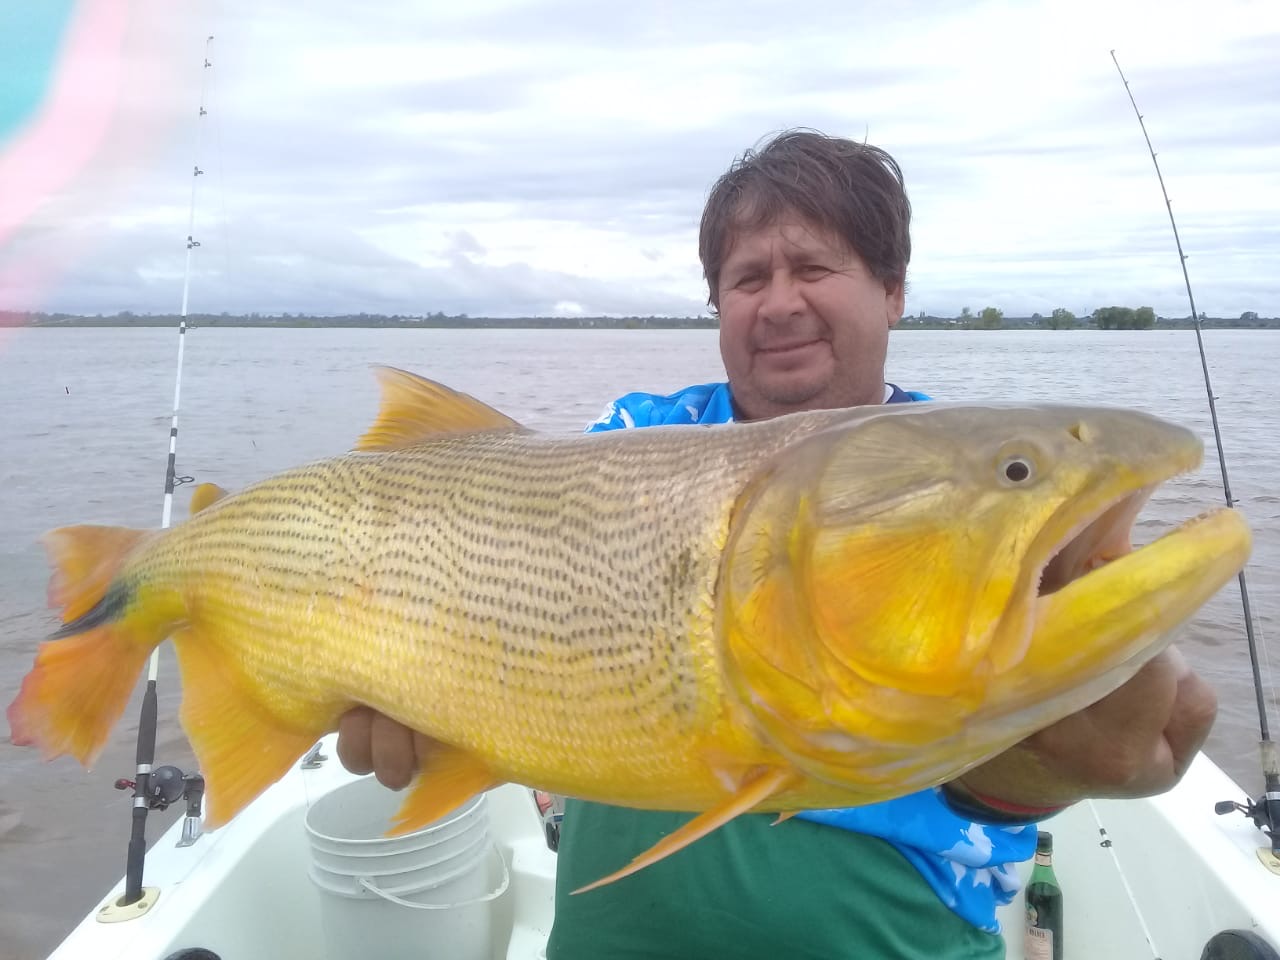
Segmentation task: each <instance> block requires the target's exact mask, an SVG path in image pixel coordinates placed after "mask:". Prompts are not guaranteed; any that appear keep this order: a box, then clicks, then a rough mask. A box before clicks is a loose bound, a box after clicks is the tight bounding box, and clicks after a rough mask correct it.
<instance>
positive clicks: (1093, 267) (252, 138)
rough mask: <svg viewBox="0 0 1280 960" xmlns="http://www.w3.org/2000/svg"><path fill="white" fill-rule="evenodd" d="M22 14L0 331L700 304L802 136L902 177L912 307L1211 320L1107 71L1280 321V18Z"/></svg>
mask: <svg viewBox="0 0 1280 960" xmlns="http://www.w3.org/2000/svg"><path fill="white" fill-rule="evenodd" d="M6 7H8V8H9V9H6V10H4V11H0V309H9V310H20V311H23V310H41V311H65V312H73V313H106V314H111V313H116V312H118V311H124V310H129V311H133V312H135V313H177V312H178V311H179V310H180V308H181V306H182V303H183V300H184V275H186V273H187V270H188V257H189V258H190V268H189V269H190V272H189V284H188V285H187V286H186V294H185V295H186V298H187V304H188V309H189V310H190V312H192V313H221V312H224V311H226V312H231V313H249V312H259V313H264V314H266V313H281V312H290V313H309V314H320V315H336V314H347V313H359V312H367V313H399V314H407V315H421V314H427V313H432V312H436V311H442V312H444V313H447V314H458V313H466V314H468V315H470V316H522V315H536V316H549V315H566V316H573V315H589V316H595V315H679V316H692V315H698V314H701V313H707V312H708V307H707V304H706V289H705V285H704V283H703V280H702V274H701V267H700V265H699V263H698V260H697V228H698V220H699V217H700V215H701V211H702V204H703V202H704V201H705V198H706V195H707V191H708V189H709V187H710V186H711V184H712V183H713V182H714V180H715V179H716V177H718V176H719V175H720V174H721V173H722V172H723V171H724V170H725V169H727V167H728V166H729V164H730V163H731V162H732V161H733V160H734V159H735V158H736V157H737V156H738V155H740V154H741V152H742V151H743V150H745V149H746V148H748V147H751V146H754V145H757V144H759V143H760V142H761V141H762V140H763V139H765V138H766V137H768V136H770V135H772V134H774V133H776V132H778V131H780V130H783V129H786V128H791V127H809V128H814V129H818V130H821V131H822V132H824V133H830V134H838V135H842V136H848V137H852V138H855V139H864V140H867V141H869V142H871V143H874V144H877V145H878V146H881V147H883V148H885V149H886V150H888V151H889V152H890V153H891V154H893V155H894V156H895V158H897V160H898V161H899V163H900V164H901V166H902V168H903V172H904V175H905V178H906V181H907V189H908V193H909V196H910V199H911V202H912V207H913V228H912V237H913V247H914V249H913V257H912V262H911V265H910V268H909V272H908V291H907V312H908V314H918V313H921V312H925V313H928V314H931V315H940V316H952V315H955V314H958V313H959V312H960V311H961V309H962V308H964V307H969V308H970V309H971V310H973V311H974V312H975V313H976V312H978V311H980V310H981V309H982V308H984V307H986V306H995V307H998V308H1000V309H1002V310H1004V312H1005V313H1006V314H1007V315H1010V316H1028V315H1030V314H1032V313H1034V312H1039V313H1043V314H1048V313H1049V312H1050V311H1052V310H1053V309H1055V308H1057V307H1065V308H1066V309H1069V310H1072V311H1073V312H1075V313H1077V314H1080V315H1086V314H1088V313H1090V312H1092V311H1093V310H1094V309H1096V308H1098V307H1101V306H1108V305H1113V304H1115V305H1125V306H1135V307H1136V306H1144V305H1146V306H1152V307H1154V308H1155V309H1156V312H1157V313H1158V314H1160V315H1162V316H1185V315H1187V313H1188V306H1187V298H1186V292H1185V289H1184V287H1183V280H1182V272H1181V269H1180V266H1179V263H1178V257H1177V251H1176V248H1175V246H1174V239H1173V234H1172V231H1171V229H1170V224H1169V216H1168V212H1167V211H1166V208H1165V206H1164V201H1163V199H1162V197H1161V194H1160V185H1159V182H1158V181H1157V179H1156V174H1155V170H1154V168H1153V165H1152V162H1151V157H1150V155H1149V154H1148V153H1147V148H1146V145H1145V143H1144V141H1143V137H1142V130H1141V128H1140V127H1139V125H1138V122H1137V118H1136V117H1135V115H1134V112H1133V107H1132V106H1131V104H1130V102H1129V100H1128V97H1127V95H1126V93H1125V88H1124V85H1123V83H1122V82H1121V79H1120V76H1119V74H1118V73H1117V70H1116V65H1115V63H1113V61H1112V58H1111V55H1110V52H1109V51H1111V50H1112V49H1114V50H1115V52H1116V56H1117V57H1118V58H1119V61H1120V65H1121V66H1122V67H1123V69H1124V71H1125V74H1126V76H1127V77H1128V80H1129V82H1130V84H1131V85H1132V89H1133V92H1134V96H1135V97H1136V98H1137V101H1138V105H1139V107H1140V108H1141V110H1142V112H1143V114H1144V115H1145V118H1146V121H1147V127H1148V132H1149V134H1150V136H1151V138H1152V140H1153V142H1154V144H1155V147H1156V150H1157V151H1158V154H1159V159H1160V164H1161V169H1162V172H1163V175H1164V179H1165V183H1166V185H1167V186H1168V189H1169V192H1170V195H1171V196H1172V199H1173V209H1174V212H1175V215H1176V216H1177V218H1178V228H1179V231H1180V233H1181V237H1182V243H1183V247H1184V249H1185V251H1186V253H1187V254H1188V256H1189V259H1188V261H1187V264H1188V269H1189V271H1190V277H1191V282H1192V285H1193V289H1194V292H1195V298H1196V305H1197V307H1198V308H1199V309H1200V310H1201V311H1203V312H1206V313H1208V314H1209V315H1210V316H1227V317H1236V316H1239V315H1240V314H1241V313H1243V312H1245V311H1254V312H1257V313H1259V314H1261V315H1263V316H1280V4H1277V3H1275V2H1274V0H1261V2H1246V0H1215V2H1212V3H1210V2H1195V3H1190V2H1185V0H1163V2H1158V3H1156V2H1152V3H1146V2H1137V0H1107V2H1101V0H1072V2H1043V3H1037V2H1007V3H981V2H976V3H975V2H950V0H928V2H926V0H918V2H910V0H908V2H900V3H892V4H891V3H884V2H864V0H809V2H807V3H805V4H802V5H796V4H782V3H778V2H776V0H775V2H772V3H761V2H756V0H733V2H728V0H706V2H695V0H680V2H675V0H671V2H663V0H652V2H649V0H635V2H630V3H626V4H604V3H600V2H599V0H538V2H521V0H468V2H466V3H447V4H446V3H440V2H426V0H370V2H368V3H363V4H353V3H350V2H347V0H343V2H338V0H308V2H306V3H302V2H298V0H295V2H292V3H285V2H279V0H221V2H216V0H184V2H183V3H181V4H173V3H170V2H165V0H42V2H41V3H40V4H7V5H6ZM14 8H19V9H14ZM210 36H212V37H213V39H212V40H208V38H209V37H210ZM206 55H207V57H208V60H209V62H210V63H211V64H212V65H211V66H210V67H207V68H206V67H204V66H203V63H204V60H205V57H206ZM201 105H203V107H204V109H205V110H206V113H205V115H204V116H203V117H202V116H201V115H200V108H201ZM197 167H198V168H199V169H200V170H201V171H203V172H202V173H201V175H199V176H195V175H194V170H195V169H196V168H197ZM188 235H190V236H192V237H194V238H195V239H196V240H197V241H198V242H199V246H198V247H195V248H191V249H190V250H189V249H188V246H187V242H186V238H187V237H188Z"/></svg>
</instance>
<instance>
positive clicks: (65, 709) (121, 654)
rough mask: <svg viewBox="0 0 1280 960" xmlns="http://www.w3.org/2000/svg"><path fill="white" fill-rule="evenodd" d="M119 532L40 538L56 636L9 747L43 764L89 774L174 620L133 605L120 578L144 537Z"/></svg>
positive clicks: (21, 701)
mask: <svg viewBox="0 0 1280 960" xmlns="http://www.w3.org/2000/svg"><path fill="white" fill-rule="evenodd" d="M147 535H148V534H147V532H146V531H143V530H130V529H127V528H123V527H96V526H80V527H63V528H61V529H59V530H55V531H53V532H52V533H51V534H49V535H48V536H47V537H46V538H45V546H46V548H47V549H48V551H49V555H50V559H51V561H52V563H53V566H54V574H53V577H52V579H51V580H50V582H49V602H50V605H52V606H56V607H61V608H62V611H63V615H62V623H63V625H62V628H61V629H60V630H59V631H58V632H57V633H55V634H54V635H53V638H52V639H50V640H48V641H46V642H45V643H42V644H41V645H40V647H39V649H38V650H37V652H36V658H35V665H34V667H33V668H32V670H31V672H30V673H29V674H28V675H27V676H26V678H25V679H24V680H23V682H22V688H21V690H20V691H19V692H18V696H17V697H16V698H15V699H14V701H13V703H11V704H10V705H9V709H8V711H7V716H8V720H9V728H10V735H11V738H12V740H13V742H14V743H16V744H20V745H34V746H38V747H39V748H40V749H41V751H42V752H43V754H44V756H45V757H46V758H48V759H52V758H54V757H58V756H62V755H64V754H70V755H71V756H73V757H75V758H76V759H77V760H79V761H80V763H82V764H83V765H84V766H86V767H88V766H92V764H93V762H94V761H95V760H96V759H97V757H98V755H99V754H100V753H101V752H102V748H103V747H104V746H105V745H106V742H107V739H108V737H109V736H110V733H111V728H112V727H113V726H115V724H116V722H117V721H118V720H119V719H120V715H121V714H122V713H123V712H124V709H125V707H126V705H127V704H128V702H129V697H130V695H131V694H132V692H133V688H134V685H135V684H136V683H137V679H138V675H139V674H140V673H141V672H142V667H143V665H144V664H145V663H146V660H147V657H148V655H149V654H150V653H151V651H152V650H153V649H154V648H155V647H156V646H157V645H158V644H159V643H160V641H162V640H163V639H164V637H165V634H166V632H167V630H168V629H169V627H170V626H171V625H172V622H173V617H172V616H168V617H166V616H165V615H164V613H163V612H162V611H158V610H156V609H154V608H148V607H147V606H146V605H145V604H139V603H137V598H136V596H135V591H134V590H133V589H132V588H131V587H130V585H129V584H128V583H126V582H123V581H121V580H120V579H119V577H118V575H119V573H120V571H121V568H122V567H123V565H124V563H125V560H126V559H127V557H128V556H129V554H130V552H131V551H132V550H134V548H136V547H137V545H138V544H139V543H140V542H141V541H142V540H143V539H144V538H145V537H146V536H147Z"/></svg>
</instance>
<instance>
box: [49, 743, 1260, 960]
mask: <svg viewBox="0 0 1280 960" xmlns="http://www.w3.org/2000/svg"><path fill="white" fill-rule="evenodd" d="M320 750H321V753H322V754H323V755H327V756H328V757H329V758H331V759H327V760H324V761H322V762H320V763H319V764H318V765H314V764H307V765H306V766H305V767H304V765H302V764H298V765H295V766H294V768H293V769H292V770H291V771H290V772H289V774H288V775H287V776H285V777H284V778H283V779H282V780H281V781H280V782H278V783H277V784H275V785H274V786H272V787H271V788H270V789H269V790H267V791H266V792H265V793H264V794H263V795H262V796H260V797H259V798H258V799H257V800H256V801H254V802H253V803H252V804H251V805H250V806H249V807H248V808H247V809H246V810H244V811H243V812H242V813H241V814H240V815H239V816H237V817H236V818H235V819H234V820H233V821H232V822H231V823H229V824H228V825H226V826H225V827H222V828H220V829H218V830H216V831H210V832H207V833H204V834H202V835H200V836H199V837H198V838H197V839H196V841H195V842H194V843H193V844H190V845H188V846H179V845H178V844H179V842H180V840H181V838H182V832H183V829H184V822H183V821H181V820H180V821H179V822H177V823H175V824H174V825H173V827H172V828H170V829H169V830H168V832H167V833H166V834H165V835H163V836H162V837H161V838H160V839H159V840H158V841H157V842H156V843H155V844H154V845H153V847H152V849H151V851H150V852H149V854H148V856H147V861H146V872H145V874H144V889H145V895H144V897H143V901H144V902H146V903H147V904H148V907H147V909H146V910H145V912H143V911H139V910H137V909H136V908H135V909H125V910H121V909H120V908H119V907H118V904H117V902H118V901H119V900H120V899H121V897H122V894H123V892H124V881H123V879H122V880H121V882H120V883H119V884H118V885H117V886H116V887H115V888H114V889H113V890H112V891H110V893H109V894H108V896H107V897H106V899H105V900H104V901H103V904H102V907H101V908H99V909H98V910H95V911H94V912H92V913H90V914H89V915H88V916H86V917H85V918H84V920H83V921H82V922H81V923H80V924H79V926H77V927H76V928H75V929H74V930H73V931H72V933H71V934H70V935H69V936H68V937H67V938H66V940H65V941H64V942H63V943H62V944H61V945H60V946H59V947H58V948H57V950H56V951H55V952H54V953H53V954H52V956H51V960H86V958H93V960H117V958H118V960H150V958H155V960H163V958H167V957H169V956H170V955H172V954H175V953H179V951H182V950H184V949H185V950H191V949H194V948H203V949H205V950H208V951H211V952H212V954H213V955H216V956H217V957H219V958H221V960H268V958H270V960H280V958H290V957H299V958H302V957H306V958H320V960H323V958H326V957H327V958H329V960H345V957H346V956H355V955H357V954H359V955H361V956H377V957H379V958H388V957H392V956H394V955H395V954H394V952H393V951H394V950H395V949H396V946H397V944H396V943H395V942H393V941H394V940H395V939H396V936H395V934H394V929H395V927H396V925H397V924H400V923H408V924H413V925H420V926H418V927H417V928H416V929H420V930H421V931H422V932H421V936H415V937H400V938H399V939H400V940H401V941H409V942H400V943H399V944H398V945H399V947H400V948H402V949H404V950H405V951H406V952H405V954H404V955H406V956H413V957H418V958H436V957H440V958H445V957H447V958H450V960H539V958H542V957H544V956H545V952H544V950H545V945H546V941H547V936H548V933H549V932H550V929H551V921H552V917H553V913H554V886H555V871H556V854H555V853H554V852H553V851H552V850H551V849H550V847H549V845H548V842H547V838H546V833H545V828H544V820H543V816H542V814H541V813H540V811H539V808H538V806H537V804H536V803H535V801H534V797H533V794H532V793H531V792H530V791H529V790H527V789H525V788H524V787H520V786H516V785H514V784H509V785H505V786H502V787H499V788H497V789H495V790H493V791H491V792H490V793H489V794H487V795H486V803H487V806H488V815H489V816H488V837H489V841H490V843H487V844H486V846H488V851H487V852H488V853H489V856H488V857H487V858H486V859H485V860H484V861H483V864H484V865H483V869H482V870H480V871H479V883H480V889H482V890H483V892H482V893H480V895H478V896H474V895H473V897H472V899H473V900H474V901H475V902H474V903H473V904H472V905H471V906H470V907H461V906H459V907H456V908H455V909H452V910H451V909H436V910H432V909H418V908H415V907H413V906H408V905H405V906H401V905H398V904H392V903H384V902H382V901H381V900H379V899H378V898H377V897H376V896H375V895H374V894H368V895H367V896H364V897H363V899H360V900H357V899H355V898H343V897H339V896H337V895H335V894H334V893H332V892H331V890H330V889H322V887H321V886H320V885H319V884H318V883H317V882H316V880H315V879H314V878H313V874H315V873H316V870H315V867H314V863H313V861H314V854H313V844H312V840H311V834H310V832H309V830H308V823H307V817H308V811H313V812H314V811H315V810H316V809H318V805H319V802H320V801H321V800H322V799H323V798H325V797H326V796H331V795H336V794H335V793H334V792H335V791H337V790H339V789H341V788H344V787H347V786H348V785H350V784H352V783H354V782H357V781H358V780H360V778H356V777H354V776H352V775H351V774H350V773H348V772H347V771H346V770H344V769H343V768H342V766H341V765H340V764H339V763H338V762H337V760H336V759H332V757H333V756H334V749H333V742H332V739H331V738H330V739H326V740H325V741H322V742H321V744H320ZM379 789H381V788H379ZM388 793H389V791H388ZM1225 800H1239V801H1245V800H1247V796H1246V793H1245V791H1243V790H1241V788H1240V787H1239V786H1237V785H1236V784H1235V783H1234V782H1233V781H1232V780H1231V779H1230V778H1229V777H1227V775H1226V774H1225V773H1223V772H1222V770H1220V769H1219V768H1218V767H1217V766H1216V765H1215V764H1214V763H1213V762H1212V761H1210V760H1209V759H1208V758H1207V757H1206V756H1204V755H1203V754H1202V755H1200V756H1199V757H1197V759H1196V761H1195V763H1194V764H1193V765H1192V767H1191V769H1190V771H1189V772H1188V773H1187V775H1186V777H1185V778H1184V779H1183V780H1182V782H1181V783H1180V784H1179V785H1178V786H1177V787H1176V788H1175V789H1173V790H1172V791H1170V792H1168V793H1166V794H1164V795H1161V796H1158V797H1153V798H1150V799H1144V800H1124V801H1091V802H1086V803H1081V804H1078V805H1076V806H1074V807H1072V808H1070V809H1069V810H1067V811H1065V812H1063V813H1062V814H1059V815H1058V816H1056V817H1054V818H1052V819H1051V820H1049V821H1046V822H1045V824H1043V825H1042V828H1043V829H1047V830H1050V831H1052V833H1053V834H1054V848H1055V854H1054V863H1055V870H1056V872H1057V875H1058V878H1059V880H1060V882H1061V885H1062V888H1063V891H1064V894H1063V895H1064V903H1065V911H1064V912H1065V918H1066V920H1065V935H1064V942H1065V944H1066V956H1067V957H1069V958H1072V960H1076V958H1081V960H1086V958H1087V960H1141V958H1147V957H1159V958H1160V960H1201V958H1202V955H1203V953H1204V949H1205V945H1206V944H1207V943H1208V942H1209V941H1210V938H1211V937H1213V936H1214V935H1215V934H1219V933H1221V932H1222V931H1229V930H1239V931H1245V932H1247V933H1248V934H1251V935H1252V938H1257V940H1260V941H1261V942H1263V943H1265V944H1270V945H1271V946H1272V947H1277V946H1280V863H1278V862H1276V861H1275V860H1274V858H1270V856H1269V844H1268V841H1267V837H1266V835H1265V834H1263V833H1262V832H1261V831H1259V830H1258V829H1257V828H1255V826H1254V825H1253V823H1252V822H1251V821H1250V820H1249V819H1248V818H1246V817H1244V816H1241V815H1239V814H1238V813H1232V814H1230V815H1225V816H1223V815H1218V814H1217V813H1215V811H1214V805H1215V804H1216V803H1218V802H1220V801H1225ZM313 826H314V825H313ZM187 828H188V830H190V825H187ZM1264 851H1265V852H1266V855H1265V856H1264V855H1263V853H1264ZM1268 859H1269V860H1270V866H1268V864H1267V863H1266V862H1264V861H1266V860H1268ZM1029 869H1030V865H1029V864H1027V865H1025V870H1026V871H1028V872H1029ZM1024 879H1025V873H1024ZM402 899H403V898H402ZM410 902H413V901H412V900H411V901H410ZM355 905H358V906H355ZM1022 911H1023V904H1022V901H1021V897H1019V898H1018V899H1016V900H1015V902H1014V903H1012V904H1010V905H1009V906H1008V907H1006V908H1004V909H1003V910H1002V911H1001V921H1002V924H1003V926H1004V929H1005V931H1006V934H1005V935H1006V939H1007V942H1008V957H1009V958H1010V960H1021V958H1022V956H1023V953H1022V929H1023V920H1022ZM120 917H125V918H124V919H119V918H120ZM107 921H111V922H107ZM393 921H394V922H393ZM477 923H482V924H484V925H485V926H486V929H485V930H484V931H482V932H483V936H477V935H476V930H475V929H474V927H475V925H476V924H477ZM468 924H470V925H471V926H470V927H468V926H467V925H468ZM1233 940H1234V942H1235V943H1236V944H1237V945H1239V944H1240V943H1241V942H1242V941H1241V940H1239V939H1235V938H1233ZM343 943H354V944H357V945H358V946H359V949H357V950H355V951H353V952H351V953H345V954H344V953H341V952H339V950H338V948H339V947H340V946H341V945H342V944H343ZM468 951H470V952H468ZM189 956H192V957H193V960H194V958H203V960H209V955H208V954H199V953H195V954H190V955H189ZM1266 956H1267V954H1266V953H1265V952H1258V953H1243V952H1240V953H1231V952H1223V953H1221V954H1217V955H1214V958H1215V960H1246V958H1247V960H1254V958H1255V957H1266Z"/></svg>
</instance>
